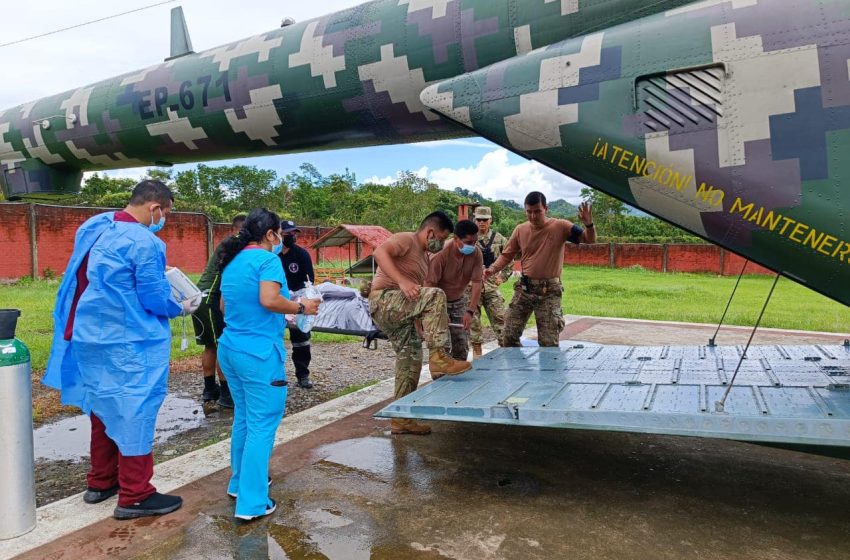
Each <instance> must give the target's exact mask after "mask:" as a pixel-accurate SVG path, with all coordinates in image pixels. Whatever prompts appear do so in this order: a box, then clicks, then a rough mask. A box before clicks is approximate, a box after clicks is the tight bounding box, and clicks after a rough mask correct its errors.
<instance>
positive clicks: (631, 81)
mask: <svg viewBox="0 0 850 560" xmlns="http://www.w3.org/2000/svg"><path fill="white" fill-rule="evenodd" d="M848 8H850V2H847V1H841V2H819V1H815V0H808V1H804V2H794V1H791V0H773V1H770V0H759V1H741V2H738V1H734V2H718V1H706V2H700V3H696V4H693V5H689V6H684V7H682V8H678V9H675V10H671V11H668V12H665V13H661V14H658V15H655V16H651V17H647V18H644V19H641V20H637V21H633V22H630V23H626V24H623V25H619V26H617V27H613V28H609V29H606V30H604V31H600V32H598V33H594V34H589V35H585V36H583V37H578V38H574V39H570V40H566V41H563V42H560V43H557V44H554V45H551V46H549V47H546V48H542V49H537V50H535V51H532V52H530V53H527V54H525V55H522V56H517V57H515V58H512V59H508V60H506V61H503V62H500V63H497V64H494V65H492V66H489V67H487V68H484V69H482V70H479V71H476V72H472V73H468V74H464V75H461V76H458V77H456V78H453V79H450V80H447V81H444V82H441V83H439V84H435V85H432V86H431V87H429V88H427V89H425V90H424V91H423V93H422V96H421V99H422V101H423V102H424V104H425V105H426V106H428V107H429V108H430V109H432V110H433V111H436V112H438V113H439V114H441V115H443V116H444V117H446V118H449V119H451V120H453V121H456V122H458V123H460V124H462V125H464V126H466V127H468V128H469V129H471V130H473V131H475V132H476V133H477V134H480V135H481V136H484V137H486V138H488V139H490V140H492V141H493V142H496V143H498V144H500V145H502V146H504V147H506V148H508V149H510V150H512V151H514V152H516V153H518V154H521V155H523V156H525V157H527V158H530V159H533V160H536V161H538V162H540V163H542V164H544V165H546V166H548V167H551V168H553V169H555V170H557V171H560V172H562V173H564V174H566V175H568V176H570V177H573V178H575V179H577V180H579V181H581V182H584V183H586V184H588V185H590V186H592V187H594V188H597V189H600V190H602V191H604V192H606V193H608V194H610V195H613V196H615V197H617V198H619V199H621V200H623V201H625V202H627V203H629V204H631V205H633V206H636V207H638V208H641V209H643V210H645V211H646V212H649V213H651V214H653V215H655V216H658V217H660V218H663V219H664V220H667V221H669V222H671V223H673V224H676V225H678V226H680V227H682V228H683V229H685V230H688V231H690V232H692V233H694V234H696V235H698V236H700V237H702V238H704V239H706V240H709V241H711V242H713V243H716V244H718V245H721V246H723V247H725V248H727V249H730V250H731V251H734V252H735V253H738V254H740V255H743V256H745V257H747V258H749V259H751V260H752V261H755V262H757V263H759V264H761V265H763V266H766V267H768V268H770V269H772V270H775V271H778V272H781V273H782V274H783V275H785V276H787V277H789V278H792V279H794V280H796V281H798V282H800V283H802V284H804V285H806V286H809V287H810V288H812V289H814V290H817V291H819V292H821V293H823V294H826V295H827V296H829V297H831V298H833V299H835V300H837V301H840V302H842V303H844V304H850V282H848V281H847V278H848V273H847V272H848V270H850V268H848V267H850V225H848V222H847V215H848V212H850V186H848V185H846V184H845V183H846V181H847V180H848V178H850V167H848V164H847V163H846V162H847V158H846V154H847V153H848V148H850V78H849V77H848V58H850V47H848V43H850V16H848V14H850V10H848ZM601 233H602V234H603V235H604V232H601Z"/></svg>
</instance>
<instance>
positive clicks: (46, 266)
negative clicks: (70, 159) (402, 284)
mask: <svg viewBox="0 0 850 560" xmlns="http://www.w3.org/2000/svg"><path fill="white" fill-rule="evenodd" d="M103 211H105V209H103V208H81V207H67V206H45V205H41V204H14V203H0V278H4V279H9V278H11V279H17V278H23V277H25V276H34V277H42V276H45V275H50V274H56V275H58V274H62V273H63V272H64V271H65V266H66V265H67V264H68V258H69V257H70V256H71V251H72V249H73V247H74V233H75V232H76V231H77V228H78V227H79V226H80V224H82V223H83V222H84V221H86V220H87V219H89V218H90V217H91V216H93V215H95V214H97V213H99V212H103ZM329 230H330V228H323V227H305V228H303V231H302V233H301V235H300V237H299V244H300V245H302V246H305V247H306V246H309V245H310V244H312V243H313V242H314V241H315V240H316V239H318V238H319V237H320V236H322V235H324V234H325V233H327V232H328V231H329ZM230 231H231V228H230V224H214V223H212V221H210V219H209V218H208V217H207V216H206V215H204V214H194V213H183V212H175V213H172V214H169V215H168V222H167V225H166V226H165V228H164V229H163V230H162V231H161V232H160V233H159V234H158V235H159V237H160V238H161V239H162V240H163V241H165V243H166V245H167V246H168V264H169V265H172V266H177V267H180V268H181V269H182V270H184V271H186V272H194V273H198V272H201V271H203V269H204V266H206V264H207V259H208V257H209V255H210V253H211V252H212V249H213V248H214V247H215V246H216V245H217V244H218V243H219V242H220V241H221V240H222V239H224V238H225V237H226V236H227V235H229V234H230ZM309 251H310V254H311V256H312V257H313V259H314V260H315V259H316V252H315V251H313V250H312V249H309ZM353 253H354V251H352V255H351V258H352V259H353V260H356V255H355V254H353ZM369 254H370V248H369V247H366V246H364V247H363V248H362V251H361V258H362V257H366V256H368V255H369ZM321 257H322V259H324V260H338V261H347V260H348V258H349V250H348V248H347V247H328V248H324V249H322V250H321Z"/></svg>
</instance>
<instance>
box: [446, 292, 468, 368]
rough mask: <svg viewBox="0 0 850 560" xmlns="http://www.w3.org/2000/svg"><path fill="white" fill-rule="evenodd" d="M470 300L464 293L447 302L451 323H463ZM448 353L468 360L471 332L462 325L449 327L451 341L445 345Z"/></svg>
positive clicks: (462, 359) (456, 357)
mask: <svg viewBox="0 0 850 560" xmlns="http://www.w3.org/2000/svg"><path fill="white" fill-rule="evenodd" d="M468 307H469V300H468V299H467V298H466V296H465V295H464V296H463V297H462V298H460V299H458V300H455V301H449V302H446V313H447V314H448V316H449V323H453V324H455V325H462V324H463V318H464V316H465V315H466V310H467V309H468ZM445 349H446V354H449V355H450V356H451V357H452V358H454V359H455V360H461V361H466V359H467V358H468V357H469V332H467V331H465V330H464V329H462V328H460V327H449V343H448V344H447V345H446V346H445Z"/></svg>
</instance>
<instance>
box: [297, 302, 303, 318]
mask: <svg viewBox="0 0 850 560" xmlns="http://www.w3.org/2000/svg"><path fill="white" fill-rule="evenodd" d="M298 314H299V315H303V314H304V304H303V303H301V302H300V301H299V302H298Z"/></svg>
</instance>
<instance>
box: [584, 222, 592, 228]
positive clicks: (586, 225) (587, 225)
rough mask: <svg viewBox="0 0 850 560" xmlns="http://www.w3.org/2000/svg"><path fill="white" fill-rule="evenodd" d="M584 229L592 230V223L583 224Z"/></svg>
mask: <svg viewBox="0 0 850 560" xmlns="http://www.w3.org/2000/svg"><path fill="white" fill-rule="evenodd" d="M584 227H585V229H592V228H593V222H590V223H589V224H584Z"/></svg>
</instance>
